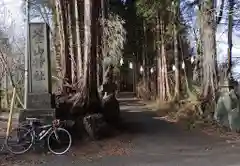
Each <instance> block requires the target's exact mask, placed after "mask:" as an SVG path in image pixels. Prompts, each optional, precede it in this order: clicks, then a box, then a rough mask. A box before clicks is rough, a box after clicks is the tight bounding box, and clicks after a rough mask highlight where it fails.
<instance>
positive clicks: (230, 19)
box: [227, 0, 234, 84]
mask: <svg viewBox="0 0 240 166" xmlns="http://www.w3.org/2000/svg"><path fill="white" fill-rule="evenodd" d="M228 4H229V11H228V74H227V75H228V79H229V81H228V82H229V84H231V81H232V77H233V76H232V33H233V7H234V0H229V1H228Z"/></svg>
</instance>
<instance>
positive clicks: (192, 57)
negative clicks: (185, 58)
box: [191, 56, 194, 64]
mask: <svg viewBox="0 0 240 166" xmlns="http://www.w3.org/2000/svg"><path fill="white" fill-rule="evenodd" d="M193 62H194V56H191V64H193Z"/></svg>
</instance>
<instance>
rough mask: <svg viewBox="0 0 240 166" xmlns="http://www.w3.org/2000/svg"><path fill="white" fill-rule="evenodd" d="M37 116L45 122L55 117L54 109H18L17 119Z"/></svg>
mask: <svg viewBox="0 0 240 166" xmlns="http://www.w3.org/2000/svg"><path fill="white" fill-rule="evenodd" d="M27 117H28V118H38V119H41V120H43V121H44V122H46V123H50V122H52V120H54V119H55V109H23V110H20V113H19V117H18V121H19V122H23V121H25V120H26V118H27Z"/></svg>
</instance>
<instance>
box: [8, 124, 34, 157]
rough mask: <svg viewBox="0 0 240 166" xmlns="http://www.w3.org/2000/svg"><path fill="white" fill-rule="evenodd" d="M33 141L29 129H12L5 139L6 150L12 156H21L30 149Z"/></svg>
mask: <svg viewBox="0 0 240 166" xmlns="http://www.w3.org/2000/svg"><path fill="white" fill-rule="evenodd" d="M12 138H13V140H12ZM33 139H34V138H33V135H32V132H31V131H30V130H29V129H27V128H25V127H17V128H14V129H13V130H12V131H11V132H10V133H9V136H8V137H7V140H6V148H7V149H8V150H9V151H10V152H11V153H13V154H23V153H25V152H27V151H28V150H29V149H30V148H31V147H32V144H33ZM21 148H22V149H21Z"/></svg>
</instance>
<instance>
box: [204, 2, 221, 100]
mask: <svg viewBox="0 0 240 166" xmlns="http://www.w3.org/2000/svg"><path fill="white" fill-rule="evenodd" d="M213 11H214V1H212V0H205V1H203V2H202V5H201V15H202V25H203V26H202V27H201V28H203V29H201V31H202V32H203V31H204V33H203V34H202V35H203V37H202V40H203V41H202V44H203V45H202V46H203V66H202V68H203V82H202V85H203V91H202V96H203V97H204V98H207V97H209V95H211V96H213V97H215V90H216V88H217V72H216V40H215V32H216V21H215V14H214V12H213Z"/></svg>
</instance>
